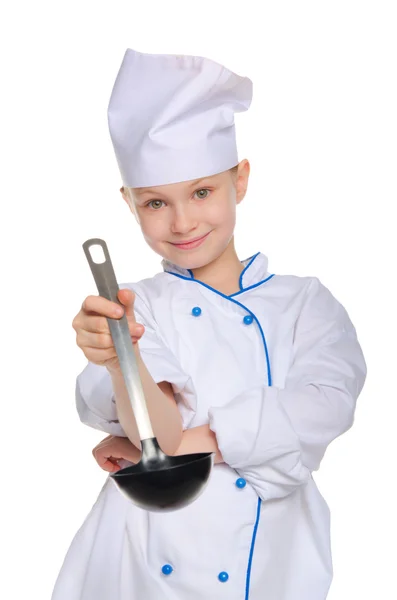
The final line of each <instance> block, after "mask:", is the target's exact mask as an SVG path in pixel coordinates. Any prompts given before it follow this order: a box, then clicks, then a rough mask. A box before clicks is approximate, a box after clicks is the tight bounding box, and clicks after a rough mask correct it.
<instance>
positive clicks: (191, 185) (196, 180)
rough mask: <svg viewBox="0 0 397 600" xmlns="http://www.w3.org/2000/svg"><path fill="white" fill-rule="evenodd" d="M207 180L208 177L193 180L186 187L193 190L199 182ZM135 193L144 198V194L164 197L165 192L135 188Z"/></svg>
mask: <svg viewBox="0 0 397 600" xmlns="http://www.w3.org/2000/svg"><path fill="white" fill-rule="evenodd" d="M207 179H209V177H202V178H201V179H195V180H194V181H192V182H191V183H190V184H189V185H188V187H189V188H190V189H191V188H194V187H196V185H198V184H199V183H200V182H201V181H206V180H207ZM136 192H138V194H139V195H140V196H144V195H145V194H154V195H156V194H159V195H164V196H165V195H166V192H163V191H159V190H155V189H151V188H148V189H146V188H136Z"/></svg>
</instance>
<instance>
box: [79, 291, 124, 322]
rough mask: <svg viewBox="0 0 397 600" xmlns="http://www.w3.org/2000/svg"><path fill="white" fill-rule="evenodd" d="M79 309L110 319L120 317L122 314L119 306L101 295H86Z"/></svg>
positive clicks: (122, 311)
mask: <svg viewBox="0 0 397 600" xmlns="http://www.w3.org/2000/svg"><path fill="white" fill-rule="evenodd" d="M81 310H82V311H83V312H84V313H86V314H88V315H92V314H94V315H102V316H104V317H109V318H110V319H117V318H120V317H122V316H123V314H124V310H123V308H122V307H121V306H119V305H118V304H117V303H116V302H112V301H111V300H108V299H107V298H103V297H102V296H88V297H87V298H86V299H85V300H84V302H83V304H82V306H81Z"/></svg>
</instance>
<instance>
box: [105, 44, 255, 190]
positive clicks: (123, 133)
mask: <svg viewBox="0 0 397 600" xmlns="http://www.w3.org/2000/svg"><path fill="white" fill-rule="evenodd" d="M251 100H252V82H251V80H250V79H248V78H247V77H240V76H239V75H236V74H235V73H232V72H231V71H229V70H228V69H226V68H225V67H223V66H222V65H220V64H218V63H216V62H214V61H212V60H209V59H207V58H203V57H199V56H179V55H168V54H144V53H141V52H136V51H134V50H131V49H128V50H127V51H126V53H125V55H124V58H123V61H122V64H121V67H120V70H119V72H118V75H117V78H116V81H115V83H114V87H113V90H112V94H111V98H110V101H109V107H108V122H109V130H110V136H111V139H112V143H113V146H114V151H115V154H116V158H117V162H118V166H119V169H120V172H121V176H122V180H123V184H124V186H126V187H147V186H155V185H164V184H168V183H176V182H180V181H188V180H190V179H198V178H201V177H208V176H210V175H215V174H217V173H220V172H222V171H226V170H227V169H230V168H232V167H234V166H235V165H237V164H238V162H239V160H238V155H237V147H236V134H235V126H234V113H235V112H242V111H245V110H247V109H248V108H249V106H250V104H251Z"/></svg>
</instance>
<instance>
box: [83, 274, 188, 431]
mask: <svg viewBox="0 0 397 600" xmlns="http://www.w3.org/2000/svg"><path fill="white" fill-rule="evenodd" d="M120 287H121V288H126V287H130V289H133V291H134V292H135V295H136V297H135V305H134V310H135V317H136V320H137V322H139V323H142V324H143V325H144V326H145V333H144V334H143V336H142V338H141V339H140V341H139V342H138V343H139V349H140V352H141V356H142V359H143V361H144V363H145V365H146V367H147V369H148V371H149V373H150V374H151V376H152V377H153V379H154V381H155V382H156V383H160V382H161V381H168V382H169V383H171V384H172V387H173V390H174V394H175V395H176V399H177V400H178V401H181V402H182V403H184V397H185V396H186V397H188V396H190V398H189V401H187V402H185V405H186V407H185V411H190V408H189V407H190V406H191V401H192V399H193V398H194V393H193V388H192V384H191V379H190V377H189V376H188V375H187V374H186V373H185V372H184V371H183V370H182V368H181V366H180V365H179V363H178V361H177V359H176V358H175V356H174V354H173V353H172V352H171V350H170V348H168V346H167V344H166V342H165V340H164V339H163V337H162V335H161V333H160V331H159V329H158V327H157V324H156V322H155V320H154V318H153V315H152V314H151V311H150V309H149V307H148V306H147V305H146V303H145V302H144V301H143V300H142V298H141V297H139V296H138V293H137V291H136V289H135V288H134V287H133V286H132V285H122V286H120ZM76 408H77V412H78V414H79V417H80V420H81V421H82V422H83V423H84V424H86V425H88V426H89V427H93V428H94V429H99V430H100V431H104V432H106V433H109V434H111V435H118V436H123V437H126V434H125V432H124V430H123V429H122V427H121V425H120V423H119V420H118V417H117V411H116V403H115V399H114V393H113V387H112V380H111V377H110V374H109V372H108V370H107V369H106V367H103V366H100V365H95V364H93V363H91V362H89V363H88V364H87V366H86V367H85V369H84V370H83V371H82V373H80V375H79V376H78V377H77V381H76Z"/></svg>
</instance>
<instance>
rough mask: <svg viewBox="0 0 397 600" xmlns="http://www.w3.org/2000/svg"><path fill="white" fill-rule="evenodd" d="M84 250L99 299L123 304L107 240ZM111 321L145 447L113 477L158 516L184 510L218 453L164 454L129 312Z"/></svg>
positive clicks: (199, 490) (87, 244)
mask: <svg viewBox="0 0 397 600" xmlns="http://www.w3.org/2000/svg"><path fill="white" fill-rule="evenodd" d="M93 246H100V247H101V248H102V250H103V257H102V261H103V262H101V263H97V262H95V261H94V259H93V258H92V255H91V248H92V247H93ZM83 249H84V252H85V255H86V257H87V260H88V263H89V265H90V268H91V271H92V274H93V276H94V279H95V283H96V285H97V288H98V292H99V295H100V296H102V297H104V298H107V299H108V300H111V301H112V302H116V303H117V304H119V305H120V306H122V304H121V302H120V301H119V300H118V298H117V293H118V291H119V289H120V288H119V286H118V283H117V280H116V276H115V273H114V270H113V266H112V262H111V260H110V256H109V251H108V248H107V245H106V242H105V241H104V240H101V239H98V238H93V239H90V240H87V241H86V242H85V243H84V244H83ZM103 259H104V260H103ZM107 321H108V323H109V328H110V333H111V336H112V339H113V343H114V346H115V349H116V353H117V356H118V359H119V363H120V368H121V372H122V374H123V378H124V382H125V385H126V388H127V391H128V397H129V401H130V404H131V408H132V411H133V414H134V416H135V421H136V424H137V428H138V432H139V437H140V440H141V445H142V455H141V460H140V461H139V463H137V464H136V465H132V466H130V467H126V468H124V469H120V471H117V472H116V473H111V475H110V477H111V478H112V479H113V481H114V483H115V484H116V486H117V487H118V489H119V490H120V492H121V493H122V494H123V495H124V496H126V497H127V498H128V499H129V500H131V502H133V503H134V504H135V505H137V506H139V507H140V508H143V509H145V510H148V511H154V512H158V511H171V510H176V509H179V508H183V507H184V506H187V505H188V504H190V503H191V502H193V501H194V500H195V499H196V498H197V497H198V496H199V495H200V494H201V493H202V492H203V490H204V488H205V486H206V484H207V481H208V479H209V476H210V474H211V470H212V466H213V463H214V453H211V452H203V453H196V454H187V455H183V456H169V455H167V454H164V452H163V451H162V450H161V448H160V446H159V444H158V442H157V439H156V438H155V437H154V433H153V430H152V426H151V422H150V418H149V413H148V410H147V405H146V400H145V396H144V393H143V389H142V383H141V379H140V376H139V371H138V365H137V362H136V357H135V352H134V349H133V345H132V341H131V335H130V331H129V327H128V321H127V317H126V315H125V314H124V315H123V317H122V318H121V319H111V318H108V319H107ZM143 335H145V334H143Z"/></svg>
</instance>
